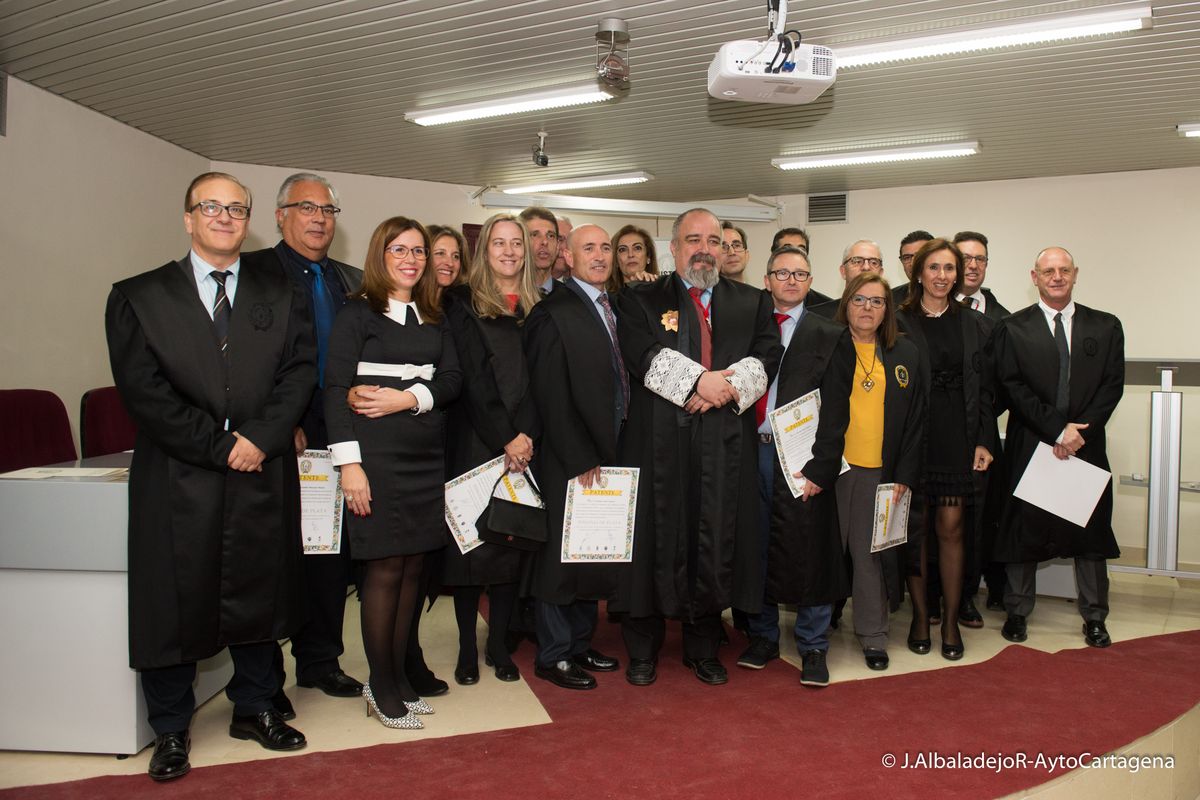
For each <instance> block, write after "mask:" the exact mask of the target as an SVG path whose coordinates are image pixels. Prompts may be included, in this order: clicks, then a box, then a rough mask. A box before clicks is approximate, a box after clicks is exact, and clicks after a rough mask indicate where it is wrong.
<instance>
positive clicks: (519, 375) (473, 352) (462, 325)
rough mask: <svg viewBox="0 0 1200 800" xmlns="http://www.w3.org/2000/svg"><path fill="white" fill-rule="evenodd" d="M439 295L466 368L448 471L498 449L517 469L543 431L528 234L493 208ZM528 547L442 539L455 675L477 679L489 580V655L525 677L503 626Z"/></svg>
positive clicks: (508, 676)
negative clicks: (479, 626) (463, 273)
mask: <svg viewBox="0 0 1200 800" xmlns="http://www.w3.org/2000/svg"><path fill="white" fill-rule="evenodd" d="M442 297H443V303H444V306H445V309H446V319H447V321H448V322H449V324H450V328H451V330H453V332H454V340H455V344H456V345H457V346H458V352H459V359H460V361H461V362H462V370H463V386H462V396H461V397H460V398H459V401H458V402H457V403H455V404H454V406H453V407H452V408H451V409H450V431H449V444H448V445H447V447H448V457H449V459H450V465H451V469H450V474H451V475H452V476H454V475H461V474H463V473H464V472H466V471H468V470H470V469H473V468H475V467H477V466H479V465H480V464H483V463H486V462H488V461H491V460H492V459H494V458H496V457H497V456H500V455H503V456H504V459H505V462H506V465H507V467H508V469H509V471H511V472H520V471H522V470H523V469H525V467H526V466H527V465H528V464H529V461H530V460H531V459H532V458H533V440H534V438H536V436H537V433H538V431H537V414H536V412H535V411H534V406H533V401H532V400H531V399H530V397H529V374H528V370H527V368H526V365H525V354H524V351H523V350H522V346H521V326H522V324H523V322H524V319H525V315H526V314H527V313H529V310H530V309H532V308H533V306H534V305H535V304H536V303H537V302H538V300H539V299H540V298H541V295H540V294H539V293H538V288H537V283H536V281H535V271H534V269H533V267H532V265H531V264H530V263H529V236H528V234H527V233H526V232H525V228H524V227H523V226H522V225H521V223H520V222H519V221H518V220H517V218H516V217H513V216H511V215H509V214H497V215H495V216H493V217H492V218H491V219H489V220H488V221H487V222H485V223H484V225H483V228H482V230H480V232H479V241H478V243H477V245H476V247H475V258H474V259H473V260H472V262H471V268H470V270H468V276H467V285H466V286H452V287H450V288H448V289H446V290H445V291H444V293H443V295H442ZM522 556H523V554H522V552H521V551H520V550H517V549H514V548H511V547H505V546H503V545H497V544H483V545H480V546H478V547H476V548H475V549H473V550H471V551H470V552H468V553H467V554H466V555H463V554H462V553H461V552H460V551H459V549H458V545H456V544H454V543H451V544H449V545H447V546H446V548H445V568H444V570H443V573H442V583H443V584H444V585H446V586H453V587H455V589H454V615H455V618H456V619H457V621H458V665H457V666H456V667H455V669H454V680H455V681H457V682H458V683H460V684H462V685H469V684H473V683H476V682H478V681H479V663H478V661H479V655H478V652H477V647H476V642H475V620H476V618H477V617H478V616H479V597H480V595H481V594H482V592H483V590H484V587H487V590H488V637H487V654H486V656H487V658H486V660H487V663H488V664H489V665H491V666H494V667H495V669H496V677H497V678H499V679H500V680H504V681H515V680H517V679H518V678H519V677H520V673H519V672H518V671H517V667H516V665H515V664H513V661H512V658H511V657H510V656H509V653H508V648H507V647H506V646H505V636H504V635H505V633H506V632H507V631H508V626H509V620H510V618H511V617H512V613H513V607H514V605H515V604H516V597H517V584H518V581H519V580H520V578H521V572H522V568H523V566H524V559H523V557H522Z"/></svg>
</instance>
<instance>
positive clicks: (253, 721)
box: [229, 709, 308, 750]
mask: <svg viewBox="0 0 1200 800" xmlns="http://www.w3.org/2000/svg"><path fill="white" fill-rule="evenodd" d="M229 735H230V736H232V737H233V738H235V739H252V740H254V741H256V742H258V743H259V744H261V745H262V746H263V747H265V748H267V749H268V750H299V749H300V748H301V747H304V745H306V744H308V741H307V740H306V739H305V738H304V734H303V733H301V732H300V731H298V730H296V729H295V728H293V727H292V726H291V725H288V724H287V723H286V722H284V721H283V719H282V718H281V717H280V716H279V712H278V711H276V710H275V709H271V710H270V711H263V712H262V713H260V714H249V715H247V716H238V715H237V714H234V715H233V720H232V721H231V722H230V723H229Z"/></svg>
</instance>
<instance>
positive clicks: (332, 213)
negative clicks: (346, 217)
mask: <svg viewBox="0 0 1200 800" xmlns="http://www.w3.org/2000/svg"><path fill="white" fill-rule="evenodd" d="M279 207H280V208H294V209H296V210H297V211H299V212H300V213H301V214H303V215H304V216H306V217H314V216H316V214H317V212H318V211H320V212H321V214H322V216H326V217H336V216H337V215H338V214H340V213H342V210H341V209H340V208H338V207H337V206H335V205H325V206H319V205H317V204H316V203H310V202H308V201H307V200H304V201H302V202H299V203H284V204H283V205H281V206H279Z"/></svg>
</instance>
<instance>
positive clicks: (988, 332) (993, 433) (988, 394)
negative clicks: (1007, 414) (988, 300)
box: [972, 314, 1000, 457]
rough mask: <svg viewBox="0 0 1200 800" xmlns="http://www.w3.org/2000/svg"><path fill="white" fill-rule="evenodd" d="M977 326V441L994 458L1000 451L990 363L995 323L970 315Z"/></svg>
mask: <svg viewBox="0 0 1200 800" xmlns="http://www.w3.org/2000/svg"><path fill="white" fill-rule="evenodd" d="M972 316H973V317H974V319H975V323H976V325H978V326H979V332H978V339H977V340H976V341H977V342H978V343H979V350H978V352H979V441H978V442H976V443H975V444H976V445H977V446H981V447H986V448H987V450H988V452H989V453H991V454H992V456H993V457H994V456H995V455H996V454H997V453H998V452H999V449H1000V441H999V436H998V431H997V429H996V416H997V414H998V413H999V412H997V411H996V365H995V364H994V363H993V361H992V357H993V354H992V348H991V339H992V331H993V329H994V328H995V323H994V322H993V321H992V320H990V319H988V318H987V317H985V316H984V315H983V314H975V315H972Z"/></svg>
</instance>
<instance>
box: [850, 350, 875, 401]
mask: <svg viewBox="0 0 1200 800" xmlns="http://www.w3.org/2000/svg"><path fill="white" fill-rule="evenodd" d="M854 358H855V360H856V361H858V365H859V366H860V367H862V368H863V372H864V373H866V376H865V377H864V378H863V379H862V382H861V383H860V384H859V385H860V386H862V387H863V390H864V391H868V392H869V391H871V390H872V389H874V388H875V381H873V380H871V373H872V372H874V371H875V362H876V361H877V360H878V358H879V351H878V350H874V351H872V353H871V368H870V369H867V365H866V364H864V363H863V362H862V359H861V358H859V357H858V348H857V347H856V348H854Z"/></svg>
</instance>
